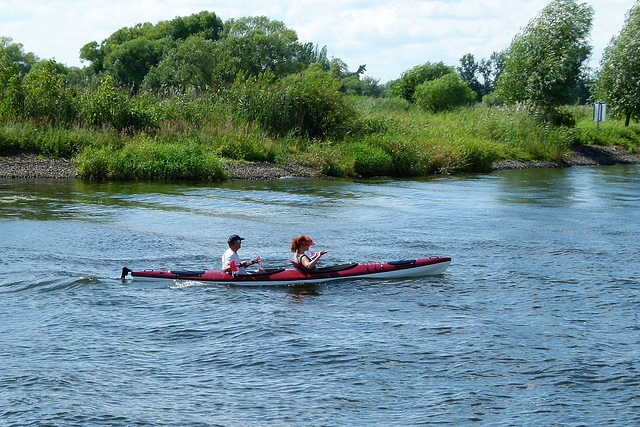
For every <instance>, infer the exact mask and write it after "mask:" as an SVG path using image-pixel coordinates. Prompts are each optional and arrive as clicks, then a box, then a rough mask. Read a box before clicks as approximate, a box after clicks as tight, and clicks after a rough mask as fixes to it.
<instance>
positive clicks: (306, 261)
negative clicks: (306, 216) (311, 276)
mask: <svg viewBox="0 0 640 427" xmlns="http://www.w3.org/2000/svg"><path fill="white" fill-rule="evenodd" d="M312 245H315V242H314V241H313V240H311V237H309V236H298V237H297V238H293V239H291V252H293V261H294V262H296V263H298V264H300V265H301V266H302V267H304V268H305V269H307V270H313V269H315V268H316V265H317V264H318V261H320V257H321V256H322V255H324V254H326V253H327V251H320V252H316V253H315V254H313V255H311V256H309V255H307V254H306V253H305V252H306V251H308V250H309V247H310V246H312Z"/></svg>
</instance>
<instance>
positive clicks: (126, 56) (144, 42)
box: [103, 37, 166, 91]
mask: <svg viewBox="0 0 640 427" xmlns="http://www.w3.org/2000/svg"><path fill="white" fill-rule="evenodd" d="M163 41H164V42H166V40H164V39H163V40H160V41H151V40H148V39H146V38H144V37H138V38H136V39H133V40H129V41H126V42H124V43H122V44H121V45H118V46H116V47H114V49H113V51H112V52H110V53H109V54H108V55H107V56H106V57H105V59H104V62H103V66H104V69H105V70H106V71H107V73H108V74H110V75H112V76H114V77H116V78H117V79H118V80H119V81H120V82H122V83H124V84H126V85H130V86H131V87H133V89H134V91H135V90H137V89H138V88H139V87H140V85H141V84H142V81H143V80H144V78H145V76H146V75H147V73H148V72H149V70H150V69H151V68H152V67H154V66H155V65H157V64H158V62H160V59H161V58H162V54H163V50H164V49H163V47H162V44H163V43H162V42H163Z"/></svg>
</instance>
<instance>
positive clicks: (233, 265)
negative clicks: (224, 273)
mask: <svg viewBox="0 0 640 427" xmlns="http://www.w3.org/2000/svg"><path fill="white" fill-rule="evenodd" d="M256 263H257V264H260V267H262V260H260V256H258V257H257V258H256V259H255V260H251V261H249V263H248V264H247V267H248V266H250V265H252V264H256ZM229 270H231V271H232V272H234V273H236V272H238V270H240V264H239V263H238V261H236V260H235V259H234V260H232V261H231V262H230V263H229Z"/></svg>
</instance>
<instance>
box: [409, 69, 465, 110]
mask: <svg viewBox="0 0 640 427" xmlns="http://www.w3.org/2000/svg"><path fill="white" fill-rule="evenodd" d="M414 98H415V102H416V104H417V105H419V106H420V107H422V108H423V109H425V110H427V111H431V112H433V113H437V112H440V111H446V110H452V109H454V108H456V107H461V106H463V105H471V104H473V103H474V102H475V100H476V93H475V92H474V91H472V90H471V89H470V88H469V86H468V85H467V84H466V83H464V82H463V81H462V80H460V78H459V77H458V76H457V75H456V74H446V75H444V76H442V77H440V78H437V79H435V80H431V81H428V82H425V83H422V84H421V85H418V86H417V87H416V91H415V93H414Z"/></svg>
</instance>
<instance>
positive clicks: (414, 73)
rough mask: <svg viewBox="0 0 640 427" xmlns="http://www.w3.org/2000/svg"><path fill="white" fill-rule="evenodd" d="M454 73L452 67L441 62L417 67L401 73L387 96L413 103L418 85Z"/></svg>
mask: <svg viewBox="0 0 640 427" xmlns="http://www.w3.org/2000/svg"><path fill="white" fill-rule="evenodd" d="M454 72H455V71H454V68H453V67H451V66H448V65H444V63H442V62H438V63H435V64H432V63H431V62H427V63H426V64H423V65H418V66H416V67H413V68H412V69H410V70H407V71H405V72H404V73H402V76H400V78H399V79H398V80H395V81H393V82H391V85H390V88H389V95H390V96H397V97H401V98H404V99H406V100H407V101H409V102H410V103H413V102H414V101H415V100H414V97H413V94H414V92H415V90H416V87H418V85H421V84H422V83H424V82H428V81H431V80H435V79H437V78H439V77H442V76H444V75H445V74H452V73H454Z"/></svg>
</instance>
